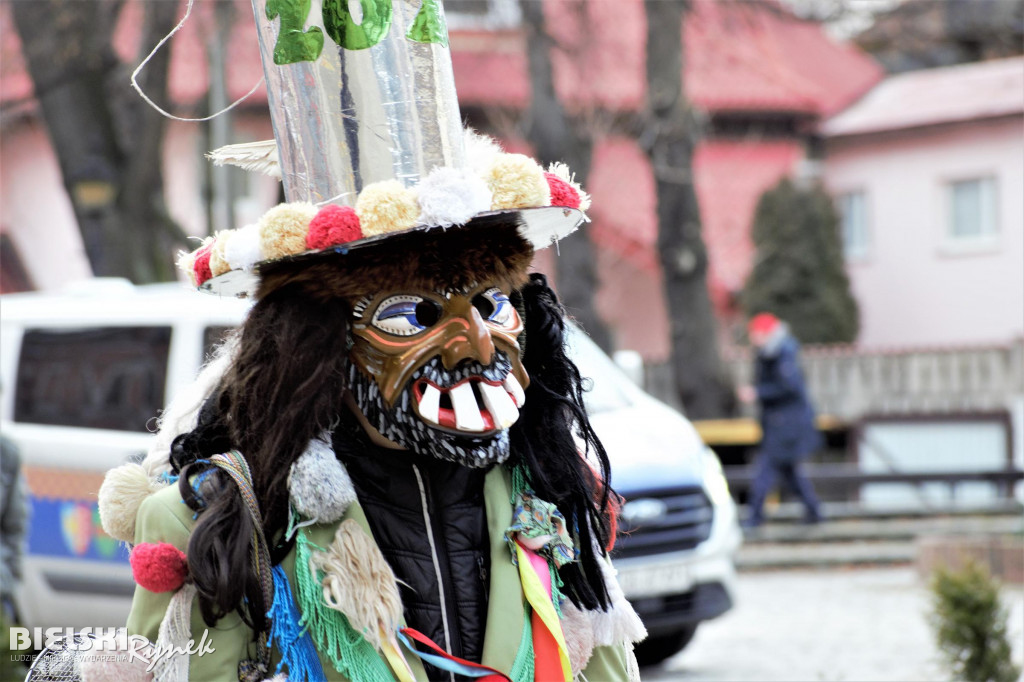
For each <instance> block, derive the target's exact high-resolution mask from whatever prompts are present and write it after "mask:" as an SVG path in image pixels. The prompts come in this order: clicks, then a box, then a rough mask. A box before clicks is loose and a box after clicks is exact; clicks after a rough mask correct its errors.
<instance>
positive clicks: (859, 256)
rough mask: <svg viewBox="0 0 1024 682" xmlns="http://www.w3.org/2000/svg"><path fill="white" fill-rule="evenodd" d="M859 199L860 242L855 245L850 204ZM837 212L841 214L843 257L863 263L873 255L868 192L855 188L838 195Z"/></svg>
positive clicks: (849, 260) (840, 227) (840, 229)
mask: <svg viewBox="0 0 1024 682" xmlns="http://www.w3.org/2000/svg"><path fill="white" fill-rule="evenodd" d="M853 197H859V198H860V203H861V222H862V224H861V226H860V227H861V229H860V235H859V236H860V240H859V242H857V243H854V242H853V240H852V239H851V234H850V223H849V202H850V200H851V199H852V198H853ZM836 212H837V213H838V214H839V231H840V237H841V238H842V244H843V257H844V258H845V259H846V261H847V262H853V263H857V262H863V261H866V260H868V257H869V256H870V254H871V246H872V238H871V237H872V230H871V215H870V210H869V208H868V192H867V190H866V189H864V188H860V187H858V188H853V189H849V190H844V191H841V192H838V193H837V194H836Z"/></svg>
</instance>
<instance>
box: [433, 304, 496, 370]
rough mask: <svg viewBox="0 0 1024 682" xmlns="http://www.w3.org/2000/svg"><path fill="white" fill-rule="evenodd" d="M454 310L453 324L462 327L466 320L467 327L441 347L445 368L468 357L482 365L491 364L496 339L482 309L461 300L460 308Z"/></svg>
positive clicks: (452, 366)
mask: <svg viewBox="0 0 1024 682" xmlns="http://www.w3.org/2000/svg"><path fill="white" fill-rule="evenodd" d="M453 312H454V317H455V318H456V320H453V321H452V323H451V324H452V325H453V326H456V325H457V326H458V327H460V328H461V327H463V324H461V323H463V322H464V323H465V325H464V326H465V328H464V329H460V330H459V331H458V332H457V333H456V334H454V335H453V336H452V337H451V338H450V339H448V340H447V341H446V342H445V344H444V347H443V348H442V349H441V362H442V363H443V364H444V366H445V369H455V367H456V366H457V365H458V364H459V363H460V362H462V361H463V360H466V359H467V358H469V359H473V360H476V361H477V362H479V363H480V364H481V365H489V364H491V360H492V359H493V358H494V341H493V340H492V339H491V332H490V331H489V330H488V329H487V324H486V323H485V322H484V318H483V316H481V315H480V311H479V310H477V309H476V308H475V307H473V304H472V303H471V302H469V301H460V302H459V304H458V310H456V311H453Z"/></svg>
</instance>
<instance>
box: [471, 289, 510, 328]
mask: <svg viewBox="0 0 1024 682" xmlns="http://www.w3.org/2000/svg"><path fill="white" fill-rule="evenodd" d="M473 306H474V307H475V308H476V309H477V310H478V311H480V315H482V316H483V317H484V319H486V320H487V321H488V322H493V323H494V324H496V325H498V326H500V327H510V326H512V325H514V324H515V322H516V320H517V319H518V316H517V315H516V314H515V312H516V309H515V308H514V307H513V306H512V303H511V302H510V301H509V300H508V296H506V295H505V294H503V293H501V289H497V288H495V289H488V290H487V291H485V292H484V293H482V294H479V295H477V296H476V297H475V298H474V299H473Z"/></svg>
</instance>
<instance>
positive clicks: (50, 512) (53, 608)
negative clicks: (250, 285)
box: [0, 279, 249, 628]
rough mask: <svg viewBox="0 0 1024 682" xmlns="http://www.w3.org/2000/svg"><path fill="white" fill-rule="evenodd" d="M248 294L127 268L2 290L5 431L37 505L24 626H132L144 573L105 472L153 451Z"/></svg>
mask: <svg viewBox="0 0 1024 682" xmlns="http://www.w3.org/2000/svg"><path fill="white" fill-rule="evenodd" d="M248 306H249V304H248V303H247V302H244V301H240V300H237V299H221V298H216V297H212V296H199V295H196V294H194V293H192V292H189V291H187V290H185V289H184V288H183V287H182V286H181V285H180V284H166V285H154V286H145V287H136V286H133V285H132V284H131V283H130V282H128V281H127V280H118V279H95V280H90V281H85V282H82V283H80V284H77V285H75V286H73V287H71V288H69V289H67V290H65V291H63V292H62V293H60V294H33V293H29V294H10V295H4V296H3V297H0V382H2V383H0V386H2V389H0V390H2V401H0V431H2V432H3V434H4V435H5V436H8V437H10V438H11V439H12V440H13V441H14V442H15V443H16V444H17V445H18V447H19V449H20V451H21V458H22V466H23V470H24V472H25V477H26V480H27V483H28V488H29V493H30V496H29V500H30V505H31V509H30V526H29V537H28V554H27V556H26V557H25V562H24V566H23V575H24V577H23V583H22V585H21V587H20V590H19V591H18V593H17V601H18V611H19V614H20V615H21V618H22V620H23V624H24V625H27V626H41V627H75V628H81V627H87V626H93V627H99V626H115V625H117V626H120V625H124V622H125V620H126V617H127V613H128V608H129V606H130V602H131V595H132V592H133V590H134V583H133V581H132V577H131V570H130V568H129V566H128V561H127V550H126V548H124V547H123V546H121V544H120V543H118V542H117V541H115V540H113V539H112V538H110V537H109V536H107V535H106V534H105V533H104V532H103V528H102V527H101V526H100V521H99V512H98V510H97V505H96V494H97V491H98V490H99V486H100V483H101V482H102V481H103V475H104V473H105V472H106V471H107V470H109V469H111V468H113V467H116V466H118V465H120V464H123V463H124V462H125V461H128V460H130V459H132V458H141V457H142V456H143V455H144V454H145V452H146V451H147V450H148V449H149V446H150V442H151V440H152V439H153V437H154V436H153V434H152V433H150V431H151V430H152V429H153V424H154V422H153V419H154V417H155V416H156V415H157V414H158V413H159V411H160V410H161V409H162V408H163V406H164V405H166V404H167V402H168V401H169V399H170V398H171V397H172V396H173V395H175V393H177V392H178V391H179V390H180V389H181V388H182V387H183V386H184V385H186V384H187V383H188V382H190V381H191V380H192V378H193V377H194V376H195V374H196V372H197V370H198V368H199V367H200V366H201V364H202V362H203V358H204V354H205V353H206V352H207V350H208V349H209V348H210V347H211V345H212V344H214V343H216V342H217V341H218V340H219V339H220V338H221V336H222V335H223V333H224V331H225V330H227V329H230V328H232V327H234V326H236V325H237V324H238V322H239V320H241V319H242V317H243V316H244V315H245V312H246V310H247V309H248Z"/></svg>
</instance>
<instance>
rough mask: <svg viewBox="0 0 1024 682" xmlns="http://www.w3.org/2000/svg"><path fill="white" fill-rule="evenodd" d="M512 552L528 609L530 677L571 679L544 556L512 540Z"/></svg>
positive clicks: (566, 651) (567, 656)
mask: <svg viewBox="0 0 1024 682" xmlns="http://www.w3.org/2000/svg"><path fill="white" fill-rule="evenodd" d="M516 555H517V558H518V564H519V578H520V580H521V581H522V583H523V593H524V594H525V595H526V601H527V602H529V604H530V606H531V611H532V612H531V614H530V619H531V624H532V628H533V657H534V679H535V680H543V682H554V680H566V681H569V680H572V665H571V664H570V663H569V653H568V651H569V650H568V647H567V646H566V644H565V637H564V635H563V634H562V624H561V622H560V621H559V619H558V614H557V613H556V612H555V606H554V604H553V602H552V596H551V595H552V592H551V589H552V586H551V569H550V567H549V564H548V562H547V560H546V559H545V558H544V557H542V556H540V555H539V554H537V552H535V551H533V550H531V549H528V548H526V547H524V546H523V545H522V544H521V543H519V542H516Z"/></svg>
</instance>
